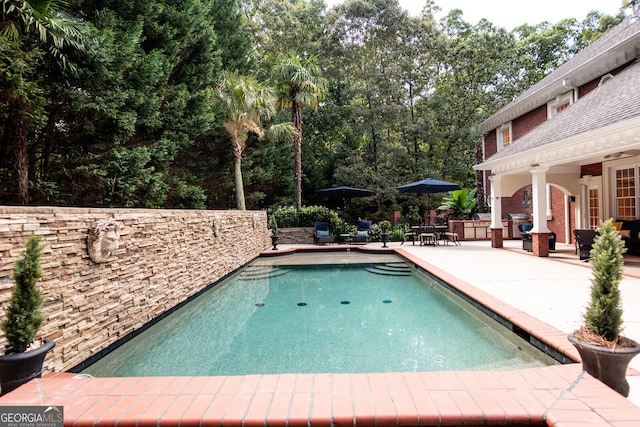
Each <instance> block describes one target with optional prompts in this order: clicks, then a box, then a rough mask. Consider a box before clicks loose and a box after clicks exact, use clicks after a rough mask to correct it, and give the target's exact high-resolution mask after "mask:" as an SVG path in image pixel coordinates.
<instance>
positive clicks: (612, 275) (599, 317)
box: [584, 218, 626, 341]
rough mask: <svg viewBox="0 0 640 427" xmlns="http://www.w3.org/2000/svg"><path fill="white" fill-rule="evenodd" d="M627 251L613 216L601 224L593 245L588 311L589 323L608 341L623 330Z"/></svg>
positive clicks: (586, 321) (592, 328)
mask: <svg viewBox="0 0 640 427" xmlns="http://www.w3.org/2000/svg"><path fill="white" fill-rule="evenodd" d="M624 252H626V248H625V247H624V242H622V239H621V238H620V236H619V235H618V233H617V232H616V229H615V228H614V227H613V219H612V218H609V219H608V220H606V221H604V222H603V223H602V224H601V227H600V231H599V233H598V236H597V237H596V239H595V242H594V244H593V248H592V249H591V259H590V261H589V262H590V263H591V268H592V273H593V278H592V280H591V299H590V301H589V304H588V305H587V310H586V312H585V315H584V320H585V326H586V327H587V329H589V330H590V331H592V332H594V333H596V334H597V335H600V336H602V337H603V338H605V339H606V340H608V341H614V340H615V339H616V338H618V335H619V334H620V331H621V330H622V304H621V300H620V290H619V288H618V285H619V283H620V281H621V280H622V267H623V265H624V259H623V257H622V254H623V253H624Z"/></svg>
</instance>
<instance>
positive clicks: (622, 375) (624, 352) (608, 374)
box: [568, 335, 640, 397]
mask: <svg viewBox="0 0 640 427" xmlns="http://www.w3.org/2000/svg"><path fill="white" fill-rule="evenodd" d="M568 338H569V341H570V342H571V344H573V345H574V346H575V348H576V349H578V353H580V358H581V359H582V367H583V368H584V370H585V371H587V372H588V373H589V374H590V375H591V376H592V377H594V378H597V379H599V380H600V381H602V382H603V383H605V384H606V385H607V386H609V387H610V388H612V389H613V390H615V391H617V392H618V393H620V394H621V395H623V396H624V397H628V396H629V383H628V382H627V378H626V373H627V367H628V366H629V362H631V359H633V358H634V356H635V355H637V354H638V353H640V344H639V343H637V342H636V345H635V347H629V348H616V349H611V348H607V347H600V346H596V345H591V344H587V343H585V342H582V341H580V340H578V339H577V338H575V337H574V336H573V335H569V336H568Z"/></svg>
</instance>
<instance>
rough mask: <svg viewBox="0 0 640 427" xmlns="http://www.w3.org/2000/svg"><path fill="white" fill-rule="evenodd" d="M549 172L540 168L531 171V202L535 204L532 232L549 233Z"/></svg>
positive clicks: (533, 168)
mask: <svg viewBox="0 0 640 427" xmlns="http://www.w3.org/2000/svg"><path fill="white" fill-rule="evenodd" d="M547 170H548V168H541V167H539V166H535V167H532V169H531V184H532V185H531V187H532V190H531V193H532V194H531V202H532V204H533V229H532V230H531V231H532V232H534V233H535V232H538V233H549V232H550V230H549V229H548V228H547V191H546V189H547Z"/></svg>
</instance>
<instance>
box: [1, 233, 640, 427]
mask: <svg viewBox="0 0 640 427" xmlns="http://www.w3.org/2000/svg"><path fill="white" fill-rule="evenodd" d="M380 245H381V244H380V243H372V244H370V245H367V247H366V248H367V250H372V251H377V250H379V248H380ZM519 245H521V242H519V241H510V242H505V246H506V248H505V249H491V248H490V244H489V242H462V246H453V245H448V246H446V245H441V246H435V247H433V246H412V245H407V244H405V245H403V246H400V245H399V244H391V247H392V248H393V249H397V250H398V252H399V253H400V254H401V255H402V256H404V257H405V258H407V259H408V260H409V261H411V262H412V263H414V264H416V265H417V266H419V267H421V268H424V269H425V270H432V271H433V272H434V273H437V275H440V276H441V278H443V279H445V280H446V281H447V282H448V283H449V284H451V285H453V286H455V287H456V288H458V289H460V290H464V291H465V292H467V293H468V294H469V295H471V296H472V297H473V298H474V299H476V300H478V301H481V302H482V303H483V304H485V305H487V306H489V307H491V308H492V310H493V311H495V312H497V313H499V314H500V315H501V316H503V317H504V318H506V319H510V320H511V321H512V322H513V323H514V324H517V325H518V326H519V327H521V328H523V329H524V330H526V331H528V332H529V333H531V334H532V335H534V336H541V337H544V339H545V341H546V342H547V343H548V344H549V345H551V346H552V347H554V348H555V349H556V350H557V351H559V352H562V353H563V354H565V355H567V356H568V357H571V358H576V357H577V353H576V351H575V350H574V349H573V346H571V344H569V342H568V341H567V340H566V334H567V332H570V331H571V330H573V329H575V327H576V326H577V325H578V324H579V323H580V316H581V313H582V310H583V307H584V305H585V303H586V300H587V297H588V289H589V285H590V281H589V276H590V269H589V268H587V267H588V264H585V263H580V262H579V261H578V260H577V259H575V257H573V258H572V256H571V254H572V253H573V246H569V245H558V246H559V247H558V251H556V252H555V253H552V256H551V257H549V258H536V257H533V256H531V255H530V254H528V253H525V252H523V251H522V250H521V249H520V248H521V246H520V248H519ZM315 248H317V247H315ZM331 248H333V247H331ZM280 249H281V251H282V252H287V251H289V250H293V248H292V247H291V246H286V245H280ZM328 249H330V248H328ZM265 252H267V251H265ZM270 252H271V251H270ZM270 254H273V252H271V253H270ZM632 264H634V262H633V261H630V262H629V263H628V266H626V271H625V273H626V274H628V275H627V276H625V279H624V280H623V283H622V285H621V290H622V294H623V302H624V307H625V309H626V310H625V315H624V318H625V326H626V328H625V334H626V335H627V336H629V337H631V338H634V339H636V340H638V339H640V333H638V332H639V329H640V311H638V310H635V311H634V310H633V308H632V307H633V306H637V304H638V302H640V279H639V278H640V268H638V271H637V272H635V270H634V267H635V266H633V265H632ZM636 359H637V358H636ZM631 366H632V367H634V368H636V369H638V368H640V360H635V359H634V360H633V361H632V365H631ZM630 373H631V374H634V373H635V371H631V372H630ZM629 379H630V385H631V395H630V397H629V399H627V398H624V397H622V396H620V395H619V394H617V393H616V392H614V391H612V390H610V389H609V388H608V387H606V386H604V385H602V384H601V383H600V382H598V381H597V380H595V379H593V378H591V377H590V376H589V375H587V374H585V373H584V372H582V370H581V366H580V364H569V365H561V366H553V367H546V368H535V369H526V370H516V371H500V370H497V371H479V372H475V371H455V372H428V373H419V372H418V373H414V372H411V373H379V374H286V375H248V376H236V377H148V378H82V377H78V376H76V375H75V374H69V373H57V374H51V375H47V376H45V377H44V378H41V379H37V380H33V381H31V382H30V383H28V384H26V385H24V386H23V387H21V388H19V389H18V390H16V391H14V392H11V393H9V394H7V395H6V396H3V397H2V398H0V405H3V406H4V405H62V406H64V415H65V425H75V426H90V425H91V426H93V425H96V426H97V425H100V426H102V425H104V426H110V425H118V426H128V425H189V426H191V425H224V426H238V427H240V426H267V425H282V426H286V425H289V426H309V425H313V426H314V427H315V426H317V425H321V426H335V425H337V424H343V425H363V426H391V425H402V426H410V425H469V426H478V425H533V426H544V425H546V426H557V427H569V426H583V425H598V426H602V425H608V426H638V425H640V407H638V400H637V395H638V394H637V393H638V392H639V391H640V390H639V389H640V382H638V381H637V380H638V379H640V377H638V376H635V375H630V376H629ZM634 402H635V403H634Z"/></svg>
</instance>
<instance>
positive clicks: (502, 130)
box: [497, 122, 512, 149]
mask: <svg viewBox="0 0 640 427" xmlns="http://www.w3.org/2000/svg"><path fill="white" fill-rule="evenodd" d="M497 132H498V147H500V149H503V148H507V147H508V146H509V145H511V140H512V134H511V122H509V123H505V124H503V125H502V126H500V127H499V128H498V129H497Z"/></svg>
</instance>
